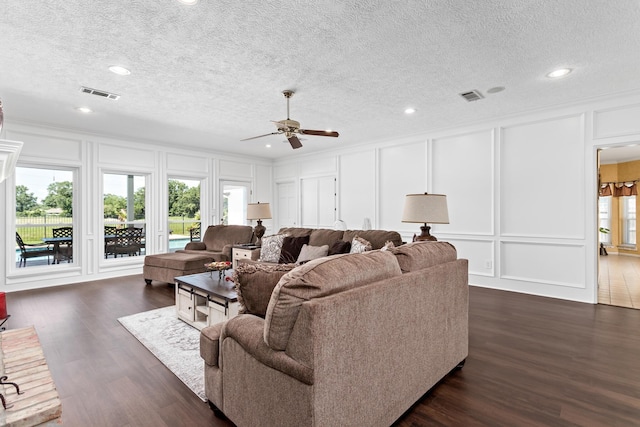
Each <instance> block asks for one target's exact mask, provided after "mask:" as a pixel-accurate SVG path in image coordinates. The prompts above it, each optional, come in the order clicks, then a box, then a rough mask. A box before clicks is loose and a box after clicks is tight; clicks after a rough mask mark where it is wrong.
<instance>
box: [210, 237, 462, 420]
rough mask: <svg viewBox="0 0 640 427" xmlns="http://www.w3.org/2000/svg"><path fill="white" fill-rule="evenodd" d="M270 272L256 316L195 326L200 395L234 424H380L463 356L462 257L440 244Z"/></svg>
mask: <svg viewBox="0 0 640 427" xmlns="http://www.w3.org/2000/svg"><path fill="white" fill-rule="evenodd" d="M246 267H247V268H248V269H249V270H250V271H253V270H256V269H259V268H262V267H256V266H255V265H247V266H246ZM240 268H241V267H239V268H238V269H240ZM271 268H274V266H271ZM292 268H293V267H292ZM278 273H279V276H278V277H281V278H280V280H279V281H278V282H277V284H276V285H275V287H274V288H273V291H272V292H271V293H270V294H269V293H267V295H268V296H269V301H268V303H267V304H266V313H265V317H264V318H262V317H261V314H260V313H256V314H251V313H250V312H249V311H248V310H247V307H244V310H243V311H244V312H245V314H241V315H239V316H237V317H234V318H232V319H230V320H229V321H227V322H224V323H219V324H216V325H213V326H210V327H207V328H204V329H203V330H202V331H201V335H200V354H201V356H202V358H203V359H204V361H205V368H204V370H205V392H206V395H207V398H208V399H209V402H210V405H211V406H212V408H213V409H214V411H221V412H222V413H224V415H226V416H227V417H228V418H229V419H230V420H231V421H233V422H234V423H235V424H236V425H238V426H264V425H278V426H336V425H340V426H363V425H366V426H388V425H390V424H392V423H393V422H394V421H395V420H396V419H398V417H400V416H401V415H402V414H403V413H404V412H405V411H406V410H407V409H409V408H410V407H411V406H412V405H413V404H414V403H415V402H416V401H417V400H418V399H420V397H421V396H423V395H424V394H425V393H426V392H427V391H428V390H429V389H430V388H431V387H433V386H434V385H435V384H436V383H437V382H438V381H439V380H440V379H442V378H443V377H444V376H446V375H447V373H449V372H450V371H452V370H453V369H455V368H456V367H461V366H462V363H464V360H465V358H466V357H467V353H468V264H467V260H464V259H457V253H456V250H455V248H454V247H453V246H451V245H450V244H448V243H445V242H416V243H410V244H407V245H402V246H400V247H397V248H393V249H391V250H387V251H381V250H374V251H370V252H365V253H362V254H344V255H335V256H330V257H324V258H320V259H316V260H312V261H310V262H308V263H306V264H304V265H301V266H298V267H295V268H293V269H292V270H290V271H289V272H282V271H280V272H278ZM260 274H262V275H264V274H265V273H264V271H263V272H261V273H260ZM262 277H263V276H262ZM263 278H264V277H263ZM246 279H247V278H245V280H246ZM249 280H250V279H249ZM271 286H273V285H271ZM247 291H248V290H247V289H245V293H246V292H247Z"/></svg>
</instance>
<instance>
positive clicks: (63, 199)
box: [42, 181, 73, 216]
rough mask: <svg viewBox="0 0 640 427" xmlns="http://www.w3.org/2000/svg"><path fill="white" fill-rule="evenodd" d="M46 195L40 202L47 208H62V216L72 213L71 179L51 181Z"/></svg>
mask: <svg viewBox="0 0 640 427" xmlns="http://www.w3.org/2000/svg"><path fill="white" fill-rule="evenodd" d="M47 192H48V194H47V197H45V198H44V200H43V201H42V204H43V205H44V206H46V207H47V208H60V209H62V215H63V216H72V215H73V183H72V182H71V181H60V182H52V183H51V184H49V186H48V187H47Z"/></svg>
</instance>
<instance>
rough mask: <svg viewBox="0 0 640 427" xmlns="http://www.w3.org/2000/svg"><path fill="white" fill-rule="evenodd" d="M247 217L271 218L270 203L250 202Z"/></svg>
mask: <svg viewBox="0 0 640 427" xmlns="http://www.w3.org/2000/svg"><path fill="white" fill-rule="evenodd" d="M247 219H271V208H270V207H269V203H260V202H258V203H249V205H248V206H247Z"/></svg>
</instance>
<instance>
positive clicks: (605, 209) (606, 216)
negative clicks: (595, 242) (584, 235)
mask: <svg viewBox="0 0 640 427" xmlns="http://www.w3.org/2000/svg"><path fill="white" fill-rule="evenodd" d="M598 221H599V227H600V229H601V230H602V229H606V230H609V232H607V233H602V232H600V233H599V239H600V243H602V244H605V245H610V244H611V196H608V197H600V198H599V199H598Z"/></svg>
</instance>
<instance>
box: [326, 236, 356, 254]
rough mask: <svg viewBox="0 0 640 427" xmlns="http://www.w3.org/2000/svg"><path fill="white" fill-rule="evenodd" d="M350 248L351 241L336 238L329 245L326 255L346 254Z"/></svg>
mask: <svg viewBox="0 0 640 427" xmlns="http://www.w3.org/2000/svg"><path fill="white" fill-rule="evenodd" d="M350 250H351V242H345V241H344V240H338V241H337V242H335V243H334V244H333V245H331V246H330V247H329V254H328V255H337V254H348V253H349V251H350Z"/></svg>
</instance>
